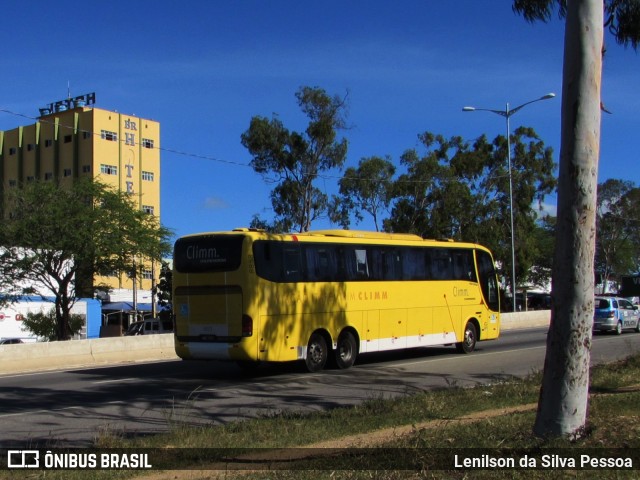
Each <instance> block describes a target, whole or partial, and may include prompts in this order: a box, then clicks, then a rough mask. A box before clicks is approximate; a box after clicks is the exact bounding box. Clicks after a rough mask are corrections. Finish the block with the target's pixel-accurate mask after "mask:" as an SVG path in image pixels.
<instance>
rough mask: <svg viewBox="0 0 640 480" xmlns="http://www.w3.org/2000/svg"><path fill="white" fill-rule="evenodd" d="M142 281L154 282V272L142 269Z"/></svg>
mask: <svg viewBox="0 0 640 480" xmlns="http://www.w3.org/2000/svg"><path fill="white" fill-rule="evenodd" d="M142 279H143V280H153V272H152V271H151V269H150V268H143V269H142Z"/></svg>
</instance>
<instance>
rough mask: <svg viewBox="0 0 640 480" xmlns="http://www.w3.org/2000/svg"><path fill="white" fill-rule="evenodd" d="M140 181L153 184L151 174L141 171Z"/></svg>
mask: <svg viewBox="0 0 640 480" xmlns="http://www.w3.org/2000/svg"><path fill="white" fill-rule="evenodd" d="M142 180H146V181H148V182H153V172H145V171H144V170H143V171H142Z"/></svg>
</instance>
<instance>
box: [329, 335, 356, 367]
mask: <svg viewBox="0 0 640 480" xmlns="http://www.w3.org/2000/svg"><path fill="white" fill-rule="evenodd" d="M357 356H358V346H357V344H356V339H355V337H354V336H353V333H351V332H342V333H341V334H340V336H339V337H338V343H337V344H336V350H335V361H336V366H337V367H338V368H342V369H345V368H351V367H352V366H353V364H354V363H355V362H356V357H357Z"/></svg>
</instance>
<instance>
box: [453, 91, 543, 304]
mask: <svg viewBox="0 0 640 480" xmlns="http://www.w3.org/2000/svg"><path fill="white" fill-rule="evenodd" d="M555 96H556V94H555V93H547V94H546V95H544V96H542V97H540V98H536V99H535V100H531V101H529V102H526V103H523V104H522V105H518V106H517V107H516V108H511V109H510V108H509V103H507V105H506V107H505V109H504V110H492V109H490V108H476V107H464V108H463V109H462V111H463V112H475V111H482V112H492V113H495V114H497V115H500V116H502V117H504V118H506V120H507V163H508V166H509V213H510V217H511V294H512V295H513V311H514V312H515V311H516V310H517V308H516V246H515V236H516V235H515V230H514V228H513V176H512V175H511V139H510V138H509V136H510V133H511V127H510V125H509V119H510V118H511V116H512V115H513V114H515V113H516V112H518V111H519V110H521V109H522V108H523V107H526V106H527V105H529V104H530V103H535V102H539V101H541V100H548V99H550V98H553V97H555ZM525 301H526V299H525Z"/></svg>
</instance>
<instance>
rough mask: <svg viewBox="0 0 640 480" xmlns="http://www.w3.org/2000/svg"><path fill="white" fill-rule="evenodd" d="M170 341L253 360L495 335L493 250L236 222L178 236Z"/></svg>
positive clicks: (321, 362)
mask: <svg viewBox="0 0 640 480" xmlns="http://www.w3.org/2000/svg"><path fill="white" fill-rule="evenodd" d="M173 261H174V263H173V265H174V266H173V268H174V270H173V305H174V315H175V332H174V335H175V349H176V353H177V354H178V356H179V357H181V358H183V359H201V360H202V359H208V360H230V361H235V362H237V363H238V364H240V365H243V366H249V365H254V364H258V363H261V362H288V361H296V360H303V361H304V362H305V363H306V366H307V369H308V370H309V371H312V372H316V371H319V370H322V369H323V368H324V367H325V365H326V364H327V363H329V364H333V365H334V366H337V367H338V368H349V367H351V366H352V365H353V364H354V362H355V360H356V357H357V356H358V355H359V354H361V353H369V352H380V351H386V350H399V349H407V348H416V347H425V346H432V345H443V344H444V345H447V344H453V345H455V346H456V347H457V348H458V350H459V351H461V352H464V353H470V352H471V351H473V349H474V348H475V346H476V341H479V340H491V339H496V338H498V335H499V333H500V314H499V311H500V305H499V294H498V280H497V277H496V273H495V268H494V262H493V259H492V256H491V253H490V252H489V250H487V249H486V248H485V247H482V246H480V245H477V244H472V243H460V242H453V241H436V240H424V239H422V238H420V237H419V236H416V235H409V234H394V233H379V232H362V231H353V230H325V231H316V232H306V233H298V234H272V233H266V232H264V231H260V230H254V229H246V228H243V229H235V230H233V231H230V232H213V233H202V234H196V235H188V236H185V237H182V238H179V239H178V240H177V241H176V243H175V247H174V257H173Z"/></svg>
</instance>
